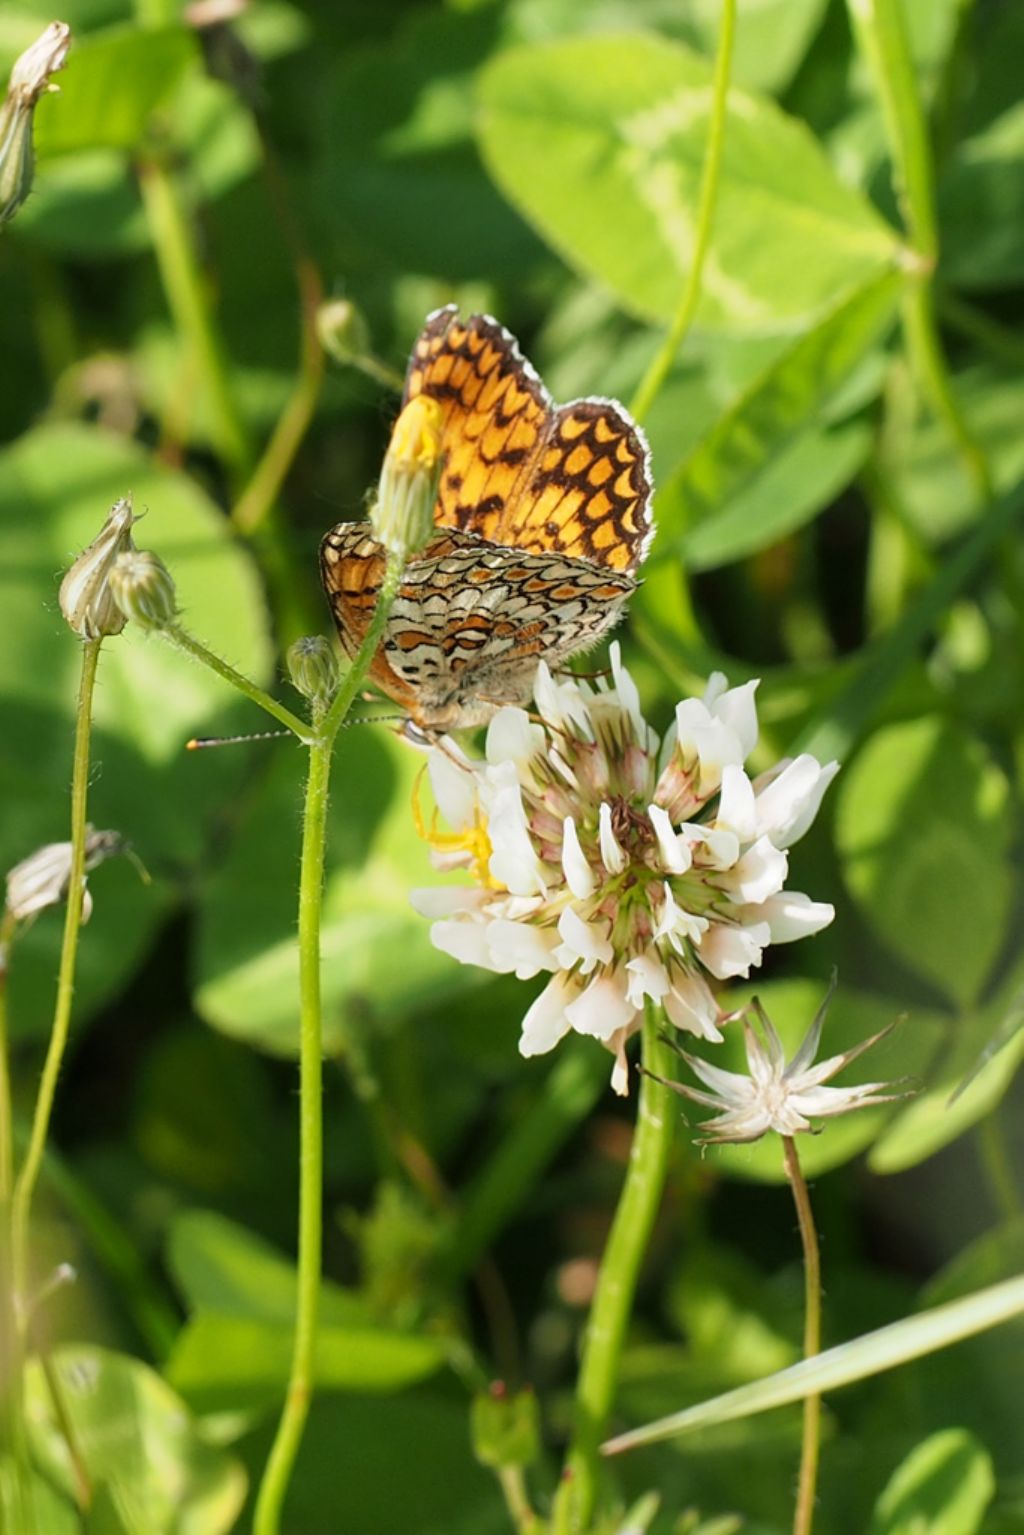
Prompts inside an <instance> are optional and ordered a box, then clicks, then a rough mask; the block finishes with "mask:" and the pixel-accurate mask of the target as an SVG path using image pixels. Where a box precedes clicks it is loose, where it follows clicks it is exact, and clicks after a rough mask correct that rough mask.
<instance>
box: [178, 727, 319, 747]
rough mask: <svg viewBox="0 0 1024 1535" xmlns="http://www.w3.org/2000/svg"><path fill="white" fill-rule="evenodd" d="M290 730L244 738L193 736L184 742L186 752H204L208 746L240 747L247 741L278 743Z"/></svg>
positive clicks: (267, 731) (272, 731)
mask: <svg viewBox="0 0 1024 1535" xmlns="http://www.w3.org/2000/svg"><path fill="white" fill-rule="evenodd" d="M292 734H293V732H292V731H291V730H257V731H255V732H254V733H253V734H252V735H246V736H193V737H192V739H191V741H186V742H185V750H186V751H187V752H197V751H205V749H206V748H207V747H208V746H240V745H242V744H243V743H244V742H248V741H279V740H280V739H281V737H282V736H290V735H292Z"/></svg>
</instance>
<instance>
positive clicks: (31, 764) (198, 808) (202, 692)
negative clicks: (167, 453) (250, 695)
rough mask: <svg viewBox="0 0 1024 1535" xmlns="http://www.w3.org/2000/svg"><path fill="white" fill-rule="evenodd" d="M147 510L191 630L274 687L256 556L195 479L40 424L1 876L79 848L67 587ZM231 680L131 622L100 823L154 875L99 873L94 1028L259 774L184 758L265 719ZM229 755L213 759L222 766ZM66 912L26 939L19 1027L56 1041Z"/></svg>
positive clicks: (9, 670) (24, 523) (86, 983)
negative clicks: (212, 837) (243, 789)
mask: <svg viewBox="0 0 1024 1535" xmlns="http://www.w3.org/2000/svg"><path fill="white" fill-rule="evenodd" d="M129 490H131V491H133V492H134V495H135V502H136V507H137V509H138V510H139V511H144V510H147V508H148V515H147V517H146V519H145V521H144V522H143V523H142V524H141V525H140V527H139V528H138V529H137V534H138V542H139V543H141V544H142V545H145V546H150V547H153V548H155V549H156V550H157V551H158V552H159V553H160V554H161V555H162V556H163V558H164V559H165V560H166V562H167V564H168V565H169V566H170V569H171V572H172V574H173V575H174V577H175V579H176V581H177V584H178V591H179V596H180V600H181V605H182V608H183V610H184V611H185V613H186V614H187V619H188V622H189V624H190V625H191V626H192V627H193V628H194V629H195V631H196V632H197V633H199V634H200V635H202V637H203V638H204V639H206V640H208V641H209V642H210V644H211V645H212V646H213V648H214V649H215V650H217V651H218V652H219V653H220V654H221V655H224V656H227V657H228V658H229V659H230V660H231V661H233V662H234V663H236V664H237V665H238V666H239V667H240V668H241V669H242V670H244V671H246V672H248V673H249V674H250V675H251V676H254V677H256V678H257V679H258V680H261V681H262V680H265V679H266V677H267V674H268V669H269V662H270V644H269V637H268V632H267V618H266V611H265V605H264V599H263V594H262V592H261V590H260V587H259V584H258V581H257V577H256V572H255V568H254V566H253V563H252V560H251V558H250V556H249V555H248V554H247V553H246V552H245V551H244V550H243V549H242V548H241V547H240V546H239V545H238V543H237V542H236V541H235V540H234V539H233V538H232V537H231V535H230V533H229V531H228V529H227V526H226V524H225V522H224V519H223V517H222V516H221V514H220V512H219V511H218V510H217V508H216V507H215V506H214V505H213V503H212V502H211V501H210V500H209V499H208V498H207V497H206V495H204V493H203V492H202V491H201V490H200V489H199V487H198V486H197V485H196V483H195V482H194V481H193V480H190V479H188V478H187V477H186V476H185V475H183V474H178V473H173V472H171V471H169V470H167V469H165V468H163V467H162V466H160V465H158V464H157V463H156V462H155V461H154V460H152V459H151V458H149V457H148V456H147V455H146V454H145V453H143V452H142V451H141V450H139V449H138V448H136V447H134V446H132V445H130V444H128V443H126V442H124V441H123V440H120V439H118V438H116V437H114V436H112V435H110V434H108V433H105V432H100V431H92V430H89V429H88V428H85V427H80V426H52V427H40V428H38V429H37V430H35V431H33V432H31V433H29V434H28V435H26V436H25V437H23V438H21V439H20V440H19V441H17V442H15V443H13V444H12V445H11V446H10V447H9V448H8V449H6V451H5V452H3V453H2V454H0V603H2V607H3V613H4V619H5V625H6V633H7V640H6V644H5V646H4V648H3V653H2V656H0V699H2V701H3V711H4V721H5V731H4V735H5V740H4V752H3V756H2V758H0V793H2V795H3V799H4V805H5V810H6V814H5V815H4V817H3V822H2V824H0V868H4V869H6V868H9V867H10V866H11V864H13V863H15V862H16V861H17V860H18V859H20V858H23V857H25V856H26V854H28V853H30V852H31V851H32V850H33V849H34V848H35V847H38V846H39V845H40V844H42V843H44V842H51V841H56V840H59V839H61V838H63V837H66V835H67V815H68V810H67V784H68V777H69V773H70V760H71V740H72V732H71V722H72V718H73V708H74V699H75V695H76V691H77V678H78V671H79V645H78V642H77V641H76V639H75V637H74V636H73V635H72V634H71V632H70V630H69V629H68V628H67V627H66V626H65V624H64V621H63V619H62V618H61V616H60V613H59V611H58V608H57V587H58V585H59V581H60V574H61V572H62V570H64V569H65V568H66V567H67V565H68V564H69V563H70V562H71V560H72V559H73V558H74V557H75V555H76V554H77V552H78V551H79V550H80V549H82V548H84V546H85V545H86V544H87V543H89V542H90V540H91V539H92V538H93V537H95V535H96V533H98V531H99V529H100V527H101V526H102V524H103V522H104V520H105V518H106V515H107V512H108V511H109V509H110V507H111V506H112V504H113V503H114V501H116V500H117V499H119V498H120V497H121V496H123V495H124V494H125V493H126V492H127V491H129ZM236 697H237V695H236V694H235V693H234V692H233V690H232V689H231V688H229V687H228V686H227V685H226V684H225V683H223V682H221V681H220V679H219V678H216V677H214V676H213V675H212V674H211V673H208V672H206V671H205V670H204V669H203V668H201V667H199V666H197V665H195V663H193V662H190V661H188V660H186V659H185V658H184V657H183V656H179V655H177V654H176V653H175V652H173V651H172V650H171V649H170V647H169V646H167V645H166V644H164V643H163V642H162V641H161V640H160V639H159V638H158V637H157V636H150V635H145V634H142V633H139V632H137V631H136V630H134V629H133V627H132V626H129V627H128V628H127V629H126V630H125V631H124V633H123V634H122V635H120V636H118V637H117V638H116V639H113V640H111V641H109V642H108V643H107V644H106V645H105V646H104V649H103V654H102V656H101V658H100V668H99V682H98V687H97V693H96V710H95V732H94V742H93V757H94V762H95V769H94V772H93V781H92V784H91V788H90V797H89V816H90V818H91V820H92V822H93V824H94V825H96V826H101V827H108V826H109V827H114V828H116V829H117V830H119V831H121V832H122V833H123V834H124V835H125V836H126V837H127V838H128V839H129V841H130V842H131V843H132V845H133V847H134V848H135V850H136V852H137V854H138V856H139V858H141V860H142V862H143V863H144V864H145V865H146V867H147V868H148V869H149V871H150V874H151V876H152V883H151V884H149V885H143V884H141V883H140V879H139V876H138V874H137V873H136V872H135V870H134V869H133V868H132V867H131V866H130V865H129V864H128V863H127V862H126V861H124V860H114V861H112V862H110V863H107V864H105V865H104V866H103V867H102V868H100V869H98V870H97V871H96V872H95V873H94V874H93V876H92V877H91V880H92V889H93V893H94V895H95V898H96V902H95V910H94V913H93V916H92V919H91V921H90V922H89V924H88V926H87V927H86V928H85V930H84V932H83V936H82V944H81V949H80V964H79V969H78V974H77V976H76V987H75V1002H76V1016H78V1017H81V1016H82V1015H84V1014H85V1013H87V1012H88V1011H90V1010H91V1009H92V1008H93V1007H95V1006H96V1005H97V1003H98V1002H99V1001H100V1000H101V999H103V998H106V997H109V996H112V995H114V994H116V992H117V991H118V990H119V989H120V988H121V987H122V986H123V984H124V982H125V980H126V979H127V977H128V976H129V975H130V974H131V973H132V971H133V970H134V968H135V965H136V964H137V962H138V960H139V958H140V957H141V955H142V953H143V952H144V950H145V948H146V946H147V944H148V943H149V942H150V941H151V939H152V936H153V933H154V931H155V928H156V924H157V923H158V922H159V920H160V919H161V917H162V916H163V914H164V912H165V911H166V910H167V907H168V904H169V902H170V900H171V899H172V896H173V893H174V882H175V881H176V880H177V879H178V878H180V876H181V874H182V873H183V872H184V871H187V870H190V869H195V868H197V867H198V866H200V864H201V863H202V861H203V859H204V857H205V851H206V839H207V835H208V830H209V825H210V823H211V822H212V821H213V819H214V817H215V816H217V815H219V813H220V807H221V806H222V804H223V803H224V798H225V796H230V795H231V794H232V793H233V792H235V790H236V789H237V786H238V784H239V783H240V782H241V780H242V778H243V777H244V775H245V774H246V772H247V766H246V763H245V761H244V760H243V758H242V757H241V755H236V756H234V757H232V754H231V753H228V752H223V753H212V752H211V753H207V754H206V757H199V758H196V757H191V756H189V755H188V754H187V753H185V751H184V750H183V747H184V743H185V741H186V740H188V738H189V737H190V736H192V735H194V734H203V733H206V734H212V733H214V731H221V730H223V729H225V728H227V729H230V728H231V726H232V724H234V722H236V721H240V720H244V721H245V722H246V723H247V724H249V725H250V728H252V725H254V724H256V723H257V720H256V719H254V715H255V710H254V709H253V708H252V707H251V706H248V705H247V706H244V707H242V708H239V706H238V705H237V704H236V702H235V699H236ZM211 759H212V760H211ZM60 928H61V914H60V911H59V910H54V911H52V912H47V913H44V914H43V915H42V916H41V917H40V919H39V920H38V921H37V922H36V924H35V925H34V927H32V928H31V929H30V931H29V932H28V933H27V934H26V935H25V937H24V938H23V939H21V940H19V942H18V944H17V947H16V950H15V954H14V959H13V963H12V967H11V989H12V1000H11V1015H12V1019H13V1023H14V1027H15V1028H16V1029H26V1028H33V1029H36V1030H42V1029H45V1028H46V1026H47V1024H48V1020H49V1015H50V1010H51V1008H52V987H53V975H54V974H55V970H56V953H57V948H58V944H59V941H60Z"/></svg>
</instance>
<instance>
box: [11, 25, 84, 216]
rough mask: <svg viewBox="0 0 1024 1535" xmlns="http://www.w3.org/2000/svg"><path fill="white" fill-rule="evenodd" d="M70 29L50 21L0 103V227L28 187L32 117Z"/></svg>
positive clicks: (48, 86) (63, 52)
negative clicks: (1, 103)
mask: <svg viewBox="0 0 1024 1535" xmlns="http://www.w3.org/2000/svg"><path fill="white" fill-rule="evenodd" d="M70 44H71V28H70V27H69V26H68V25H67V24H66V22H63V21H51V23H50V25H49V26H48V27H47V29H46V31H45V32H44V33H43V34H42V35H41V36H40V37H37V38H36V40H35V42H34V43H33V44H32V46H31V48H27V49H26V50H25V52H24V53H23V54H22V55H21V57H20V58H19V59H17V60H16V61H15V65H14V68H13V69H12V70H11V79H10V83H9V85H8V87H7V95H6V97H5V98H4V102H3V105H2V106H0V228H2V227H3V225H4V224H6V223H7V222H8V221H9V220H10V219H12V218H13V217H14V215H15V214H16V213H17V211H18V209H19V208H20V207H21V205H22V203H23V202H24V201H25V199H26V197H27V196H28V194H29V191H30V189H31V186H32V169H33V164H34V154H33V150H32V118H33V115H34V113H35V109H36V102H37V101H38V100H39V98H40V96H41V95H42V94H43V92H44V91H55V90H56V89H57V87H56V86H55V85H51V84H50V76H51V75H52V74H55V73H56V71H57V70H58V69H63V67H64V61H65V59H66V58H67V52H68V48H69V47H70Z"/></svg>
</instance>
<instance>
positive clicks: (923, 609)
mask: <svg viewBox="0 0 1024 1535" xmlns="http://www.w3.org/2000/svg"><path fill="white" fill-rule="evenodd" d="M1022 512H1024V481H1019V482H1018V483H1017V484H1016V485H1015V486H1014V487H1013V489H1012V490H1010V491H1008V492H1007V493H1006V495H1004V496H1002V497H1001V498H1000V499H999V500H998V501H996V502H994V503H993V504H992V505H991V506H990V507H989V508H988V510H987V512H986V514H985V517H984V518H983V520H982V521H981V522H980V523H979V524H978V526H977V527H976V528H975V529H974V530H973V532H972V533H971V536H970V537H969V538H968V539H966V540H965V542H964V543H963V544H962V545H961V546H960V547H959V548H958V549H956V550H955V551H954V552H953V553H952V554H950V555H949V556H948V557H947V558H946V559H945V560H944V561H943V563H942V565H941V566H940V568H939V570H938V571H937V572H936V574H935V575H934V576H933V578H932V580H931V581H930V582H929V583H928V585H927V586H926V587H925V588H924V590H923V591H922V592H921V593H920V594H919V595H918V596H917V597H915V599H914V600H913V602H912V603H911V604H910V606H909V607H908V608H907V609H906V611H905V612H904V614H903V616H902V617H901V618H900V620H899V621H898V622H897V623H896V624H895V625H894V626H893V628H892V629H891V630H890V631H889V632H888V633H887V634H884V635H883V636H882V637H881V638H880V639H879V640H878V641H876V643H875V644H873V645H871V646H869V648H868V650H867V651H866V653H865V655H864V657H863V659H862V660H861V661H860V662H859V664H858V665H857V666H856V668H855V669H854V670H853V673H852V676H851V678H850V680H848V681H847V682H845V684H844V686H843V687H842V689H841V691H840V692H839V693H838V695H834V694H831V693H827V694H826V697H827V700H828V701H827V702H826V704H825V706H824V707H823V708H822V709H820V710H819V711H818V712H817V713H816V714H815V716H814V718H813V719H812V721H811V724H810V725H809V726H808V727H807V728H806V729H804V730H803V731H801V733H800V735H799V736H798V738H797V740H796V741H795V742H793V744H792V746H791V750H792V751H794V752H797V751H805V752H810V753H811V755H812V756H814V757H817V758H818V760H819V762H828V761H829V759H830V758H832V757H837V758H838V759H839V760H840V761H842V760H843V759H844V758H845V757H848V756H849V754H850V752H851V750H852V749H853V746H854V744H855V742H856V741H857V739H858V737H859V736H860V734H861V732H862V731H863V730H864V729H865V727H866V726H867V724H868V723H869V722H870V721H871V720H873V719H874V718H875V717H876V715H877V714H878V713H879V711H880V710H881V707H882V705H883V703H884V702H885V700H886V698H887V696H888V695H889V694H890V693H891V692H892V690H893V688H894V687H895V685H896V684H897V682H899V680H900V679H901V678H902V677H903V676H904V674H905V673H906V671H907V669H908V668H909V667H910V666H911V665H912V664H913V663H914V662H915V661H916V660H917V657H918V652H919V648H920V646H921V643H922V641H924V640H925V639H926V638H927V637H928V635H929V634H930V633H931V632H932V630H933V629H934V628H935V626H936V625H937V624H939V623H940V621H941V620H942V617H943V615H944V613H945V611H946V609H947V608H948V607H949V605H950V603H952V601H953V599H954V598H955V597H956V596H957V594H958V593H959V592H960V591H961V590H962V588H963V587H964V586H966V585H967V583H968V581H970V580H971V578H972V577H973V576H974V575H976V574H977V572H978V571H979V570H980V569H981V568H982V567H983V566H984V564H985V562H986V561H987V560H988V558H989V557H990V555H991V553H992V550H993V549H994V548H995V546H996V545H997V544H998V542H999V541H1000V539H1002V538H1004V537H1006V535H1007V534H1009V533H1010V532H1011V530H1012V529H1013V527H1014V525H1015V524H1016V522H1017V521H1018V519H1019V518H1020V516H1021V513H1022Z"/></svg>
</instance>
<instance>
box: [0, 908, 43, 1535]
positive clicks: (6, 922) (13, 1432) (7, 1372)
mask: <svg viewBox="0 0 1024 1535" xmlns="http://www.w3.org/2000/svg"><path fill="white" fill-rule="evenodd" d="M14 925H15V924H14V919H13V917H12V916H11V914H10V912H9V911H5V912H4V915H3V917H2V918H0V1360H3V1361H4V1362H5V1367H4V1370H3V1381H2V1397H0V1443H6V1444H7V1446H8V1447H9V1450H10V1454H11V1459H12V1461H13V1463H14V1465H13V1473H12V1477H11V1484H10V1485H11V1494H12V1498H13V1499H14V1503H15V1507H14V1509H13V1510H12V1513H13V1515H14V1518H15V1520H16V1521H17V1523H18V1528H19V1529H20V1528H22V1526H24V1528H25V1530H26V1532H29V1535H31V1532H34V1530H35V1509H34V1506H33V1501H32V1487H31V1483H30V1480H29V1458H28V1439H27V1434H26V1430H25V1405H24V1398H23V1394H22V1359H23V1349H22V1342H21V1336H20V1332H19V1328H18V1318H17V1312H16V1309H15V1302H14V1295H15V1289H14V1261H13V1248H14V1242H13V1230H12V1221H11V1191H12V1182H13V1175H14V1143H13V1115H12V1111H11V1076H10V1060H9V1054H8V1051H9V1042H8V1038H7V962H8V955H9V953H10V946H11V942H12V940H13V937H14ZM2 1524H3V1508H2V1496H0V1526H2Z"/></svg>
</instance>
